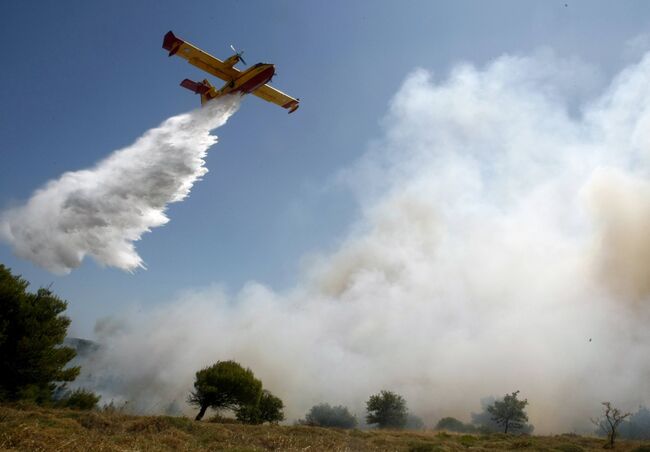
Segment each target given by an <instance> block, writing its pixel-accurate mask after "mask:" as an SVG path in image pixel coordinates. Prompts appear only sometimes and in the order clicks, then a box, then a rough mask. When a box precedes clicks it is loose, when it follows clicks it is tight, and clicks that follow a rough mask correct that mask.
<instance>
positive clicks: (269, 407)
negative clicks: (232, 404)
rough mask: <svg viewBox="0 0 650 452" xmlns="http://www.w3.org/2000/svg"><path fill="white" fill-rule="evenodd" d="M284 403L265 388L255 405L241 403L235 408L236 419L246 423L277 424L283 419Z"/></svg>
mask: <svg viewBox="0 0 650 452" xmlns="http://www.w3.org/2000/svg"><path fill="white" fill-rule="evenodd" d="M283 409H284V403H282V400H281V399H280V398H279V397H276V396H274V395H273V394H271V392H270V391H267V390H266V389H265V390H263V391H262V395H261V396H260V399H259V402H258V403H257V404H256V405H242V406H241V407H239V408H238V409H237V413H236V416H237V419H238V420H240V421H242V422H244V423H246V424H263V423H265V422H268V423H270V424H277V423H278V422H281V421H283V420H284V412H283V411H282V410H283Z"/></svg>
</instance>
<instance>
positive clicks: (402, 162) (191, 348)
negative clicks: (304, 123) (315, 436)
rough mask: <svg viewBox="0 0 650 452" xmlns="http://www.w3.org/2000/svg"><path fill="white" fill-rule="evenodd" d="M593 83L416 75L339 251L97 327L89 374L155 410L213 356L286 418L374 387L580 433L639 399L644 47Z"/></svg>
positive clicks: (507, 68) (470, 73) (648, 191)
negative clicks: (510, 406)
mask: <svg viewBox="0 0 650 452" xmlns="http://www.w3.org/2000/svg"><path fill="white" fill-rule="evenodd" d="M589 73H590V69H589V68H588V67H587V66H585V65H584V64H581V63H579V62H577V61H566V60H562V59H559V58H557V57H555V56H554V55H553V54H552V53H550V52H541V53H538V54H535V55H533V56H530V57H521V56H503V57H500V58H498V59H496V60H494V61H493V62H491V63H489V64H488V65H487V66H486V67H484V68H476V67H474V66H472V65H469V64H464V65H460V66H458V67H456V68H455V69H454V70H453V71H451V73H450V74H449V76H447V77H446V78H444V79H435V78H434V77H433V75H432V74H431V73H429V72H428V71H425V70H416V71H415V72H413V73H412V74H411V75H410V76H409V77H408V78H407V79H406V81H405V83H404V84H403V86H402V88H401V89H400V90H399V92H398V93H397V94H396V95H395V97H394V99H393V100H392V102H391V104H390V109H389V112H388V114H387V116H386V118H385V120H384V127H385V133H384V136H383V137H382V138H381V140H379V141H378V142H376V144H375V145H373V147H372V148H371V149H369V150H368V152H367V154H366V155H365V156H364V157H363V158H362V159H361V160H360V161H359V162H358V163H357V164H356V165H355V166H354V167H353V168H349V169H347V170H346V171H344V172H343V173H342V174H341V175H340V176H339V180H342V181H344V183H346V184H348V185H349V186H350V187H351V190H352V191H353V193H354V194H355V195H356V196H357V197H358V199H359V203H360V212H361V214H360V218H359V219H358V221H356V222H355V224H353V225H352V226H351V228H350V233H349V235H348V236H347V238H345V239H344V240H342V242H341V243H340V245H339V246H338V247H337V249H335V250H333V251H331V252H324V253H323V254H322V255H320V256H317V257H312V258H311V259H309V260H307V263H306V264H305V268H304V271H303V274H302V275H301V276H300V278H299V280H298V282H297V283H296V285H295V286H294V287H293V288H292V289H290V290H287V291H285V292H277V291H274V290H273V289H271V288H269V287H265V286H263V285H261V284H258V283H256V282H250V283H248V284H246V285H245V286H244V287H243V288H242V289H241V290H240V291H239V293H237V294H235V295H233V296H230V295H227V294H225V293H224V292H223V291H222V290H221V289H220V288H219V287H218V286H214V287H208V288H206V289H203V290H196V291H190V292H187V293H185V294H182V295H180V296H178V297H177V298H176V299H174V300H170V302H169V303H168V304H166V305H162V306H159V307H157V308H155V309H153V310H150V311H149V312H146V313H136V312H135V308H134V312H133V313H129V314H128V315H125V316H124V320H120V319H108V320H105V321H102V322H99V323H98V326H97V336H98V339H99V340H100V342H102V343H103V344H105V347H104V350H103V352H102V354H100V355H98V357H97V359H96V361H95V362H94V363H93V364H92V365H91V366H89V367H88V368H87V369H86V371H87V372H89V373H92V374H93V375H104V376H106V378H107V379H106V380H104V381H105V382H107V383H106V384H105V385H104V386H103V388H102V391H103V393H104V395H105V400H110V399H111V398H112V397H116V398H122V399H124V400H130V401H132V404H133V405H134V406H136V407H138V408H139V409H142V410H153V411H156V410H161V409H162V407H165V406H168V405H169V404H170V403H172V402H173V401H176V402H177V404H179V405H181V406H182V405H183V403H184V400H185V398H186V396H187V394H188V391H189V390H190V389H191V385H192V381H193V374H194V372H195V371H196V370H198V369H199V368H201V367H202V366H205V365H208V364H211V363H213V362H215V361H217V360H224V359H236V360H238V361H240V362H241V363H242V364H244V365H246V366H250V367H251V368H252V369H253V370H254V371H255V373H256V374H257V375H258V376H259V377H261V379H262V380H263V382H264V383H265V385H266V386H267V387H268V388H269V389H270V390H271V391H273V392H274V393H276V394H277V395H278V396H280V397H281V398H282V399H284V400H285V402H286V405H287V414H288V416H289V418H290V419H292V418H293V419H295V418H298V417H302V416H304V413H305V412H306V411H307V410H308V409H309V408H310V407H311V406H312V405H314V404H316V403H320V402H327V403H330V404H333V405H338V404H343V405H347V406H349V407H350V408H351V409H352V410H353V411H356V412H357V413H358V414H363V413H362V409H363V402H364V401H365V400H367V398H368V396H369V395H370V394H372V393H374V392H377V391H379V390H381V389H384V388H385V389H391V390H394V391H397V392H399V393H401V394H403V395H404V396H405V397H406V399H407V401H408V403H409V406H410V407H411V409H412V410H413V412H415V413H416V414H418V415H420V416H422V417H424V418H425V419H426V420H428V421H429V422H435V420H437V419H439V418H440V417H442V416H455V417H458V418H461V419H464V420H466V421H467V420H469V415H470V413H471V412H476V411H478V410H480V400H481V399H482V398H484V397H485V396H489V395H493V396H497V397H502V396H503V395H504V394H506V393H509V392H512V391H514V390H517V389H519V390H520V391H521V396H522V397H524V398H527V399H528V400H529V402H530V407H529V409H528V412H529V415H530V422H531V423H532V424H534V425H535V431H536V432H539V433H544V432H551V431H555V432H560V431H572V430H576V429H577V430H587V431H590V430H591V429H592V427H591V424H590V422H589V418H590V417H593V416H595V415H597V414H598V413H599V411H600V408H601V407H600V402H601V401H603V400H611V401H612V402H613V403H614V404H615V405H616V406H620V407H621V408H622V409H634V408H635V407H637V406H638V405H640V404H646V405H647V403H648V402H649V400H648V397H649V394H650V391H649V389H650V387H649V385H650V383H649V382H650V378H649V377H650V360H648V356H650V337H649V335H650V329H649V328H647V325H648V318H649V313H650V310H649V308H648V296H649V295H650V284H649V283H648V281H649V280H650V239H648V231H650V182H649V181H648V172H649V170H650V158H649V157H650V55H646V56H645V57H644V58H643V59H642V60H641V61H640V62H639V63H638V64H634V65H631V66H629V67H627V68H625V70H623V71H622V72H621V73H620V74H619V75H618V76H617V77H616V78H615V79H614V80H613V81H611V83H610V85H609V86H608V87H606V89H605V91H604V93H602V94H598V95H594V94H593V93H591V94H590V91H589V89H584V86H583V85H585V84H591V82H589V83H586V80H587V79H588V74H589ZM591 86H594V85H593V84H591ZM126 319H128V320H126ZM184 409H185V410H187V412H188V413H189V412H190V411H189V409H188V408H184Z"/></svg>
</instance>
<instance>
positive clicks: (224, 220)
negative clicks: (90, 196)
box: [0, 0, 650, 336]
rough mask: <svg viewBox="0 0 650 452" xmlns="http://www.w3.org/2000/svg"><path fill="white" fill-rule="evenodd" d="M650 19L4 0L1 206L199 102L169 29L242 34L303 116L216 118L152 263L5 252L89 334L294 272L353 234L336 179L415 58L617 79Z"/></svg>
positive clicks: (598, 13) (212, 43)
mask: <svg viewBox="0 0 650 452" xmlns="http://www.w3.org/2000/svg"><path fill="white" fill-rule="evenodd" d="M649 25H650V4H649V3H648V2H645V1H625V2H611V1H589V2H587V1H572V0H561V1H554V0H551V1H537V2H534V1H525V2H524V1H518V0H515V1H493V2H482V1H473V2H468V1H446V2H444V1H406V2H405V1H400V2H398V1H375V0H373V1H355V2H349V1H327V2H324V1H273V2H269V1H247V2H213V1H192V2H172V1H140V2H127V1H115V2H87V1H66V2H35V1H20V2H19V1H5V2H2V3H1V4H0V38H1V42H3V44H4V45H3V47H4V55H5V56H4V58H3V63H2V65H1V66H0V67H1V68H2V70H0V99H1V102H0V155H1V157H2V159H1V160H0V208H2V209H5V208H8V207H11V206H13V205H17V204H19V203H21V202H22V201H24V200H26V199H27V198H28V197H29V196H30V194H31V193H32V192H33V190H35V189H37V188H38V187H40V186H42V185H43V184H44V183H45V182H46V181H48V180H50V179H53V178H56V177H58V176H59V175H60V174H62V173H63V172H65V171H70V170H76V169H82V168H86V167H88V166H90V165H92V164H94V163H95V162H97V161H98V160H100V159H101V158H103V157H105V156H106V155H108V154H109V153H110V152H112V151H113V150H115V149H118V148H120V147H123V146H126V145H128V144H130V143H132V142H133V140H134V139H135V138H137V137H138V136H140V135H141V134H142V133H143V132H144V131H146V130H147V129H149V128H151V127H154V126H156V125H158V124H159V123H160V122H162V121H163V120H164V119H166V118H168V117H170V116H173V115H175V114H178V113H181V112H184V111H188V110H190V109H192V108H195V107H196V106H197V104H198V99H197V98H196V97H195V96H193V95H192V94H191V93H189V92H188V91H185V90H183V89H182V88H180V87H179V86H178V83H179V82H180V81H181V80H182V79H183V78H185V77H189V78H193V79H198V78H202V77H203V74H201V73H200V71H198V70H197V69H196V68H194V67H192V66H190V65H188V64H186V63H185V62H184V61H182V60H180V59H174V58H168V57H167V55H166V53H165V51H164V50H163V49H162V48H161V44H162V37H163V35H164V34H165V33H166V32H167V31H168V30H173V31H174V32H175V33H176V35H177V36H179V37H181V38H183V39H185V40H187V41H189V42H191V43H193V44H195V45H197V46H199V47H201V48H203V49H204V50H206V51H207V52H209V53H212V54H214V55H216V56H220V57H224V58H225V57H227V56H228V55H229V54H230V53H231V52H230V49H229V45H230V44H231V43H232V44H234V45H235V46H236V47H237V48H241V49H245V58H246V60H247V62H248V63H249V64H253V63H255V62H257V61H264V62H272V63H274V64H275V65H276V70H277V72H278V76H277V77H276V78H275V79H274V85H275V86H276V87H278V88H279V89H281V90H283V91H286V92H287V93H289V94H291V95H293V96H295V97H299V98H301V107H300V109H299V110H298V111H297V112H296V113H295V114H292V115H290V116H288V115H287V114H286V113H285V112H284V111H283V110H281V109H279V108H277V107H274V106H272V105H270V104H267V103H265V102H263V101H261V100H258V99H255V98H252V97H250V98H246V99H245V101H244V103H243V105H242V107H241V109H240V111H239V112H238V113H237V114H236V115H235V116H233V117H232V118H231V119H230V121H229V122H228V124H226V126H224V127H222V128H220V129H219V130H218V133H217V134H218V136H219V143H218V144H217V145H216V146H215V147H214V148H213V149H212V151H211V152H210V153H209V155H208V161H207V166H208V168H209V169H210V172H209V173H208V174H207V176H206V177H205V178H204V180H202V181H201V182H199V183H198V184H197V185H195V187H194V189H193V190H192V193H191V195H190V197H189V198H188V199H186V200H185V201H184V202H182V203H176V204H173V205H171V207H170V209H169V212H168V214H169V217H170V218H171V221H170V222H169V223H168V224H167V225H165V226H164V227H162V228H158V229H155V230H154V231H153V232H152V233H148V234H146V235H145V236H144V237H143V239H142V240H141V241H140V242H138V243H137V248H138V251H139V253H140V255H141V256H142V257H143V259H144V260H145V262H146V265H147V267H148V269H147V270H142V271H137V272H136V273H135V274H129V273H125V272H122V271H120V270H117V269H112V268H101V267H99V266H98V265H96V264H95V263H94V262H93V261H92V260H90V259H87V260H86V261H85V262H84V264H83V265H82V266H81V267H80V268H78V269H76V270H74V271H73V272H72V273H71V274H69V275H67V276H56V275H52V274H49V273H47V272H46V271H44V270H41V269H39V268H37V267H35V266H34V265H33V264H31V263H30V262H27V261H23V260H20V259H18V258H16V257H14V256H13V255H12V252H11V249H10V248H9V247H8V246H7V245H5V244H1V245H0V262H2V263H5V264H7V265H8V266H9V267H11V268H12V269H13V271H14V272H16V273H19V274H22V275H23V276H24V277H25V278H27V279H28V280H30V281H31V282H32V283H33V285H34V286H35V287H38V286H44V285H48V284H50V283H53V289H54V291H55V292H56V293H57V294H59V295H61V296H63V297H64V298H66V299H67V300H68V301H69V308H68V314H69V315H70V316H71V317H72V319H73V326H72V333H73V334H78V335H83V336H88V335H90V334H91V332H92V328H93V325H94V323H95V320H96V319H97V318H99V317H102V316H105V315H109V314H111V313H115V312H118V311H121V310H123V309H124V308H125V307H126V306H130V305H132V304H133V303H140V304H142V305H145V306H146V305H151V304H155V303H159V302H160V301H161V300H167V299H169V298H170V297H171V296H172V295H173V294H175V293H178V292H179V291H182V290H185V289H187V288H196V287H203V286H209V285H212V284H221V285H224V286H225V287H226V288H227V289H228V290H231V291H236V290H238V289H239V288H240V287H241V285H242V284H243V283H245V282H246V281H249V280H257V281H260V282H263V283H265V284H268V285H269V286H271V287H274V288H276V289H282V288H283V287H288V286H291V284H292V283H293V282H294V281H295V279H296V278H297V272H298V270H299V268H300V263H301V259H302V258H303V257H304V256H306V255H309V253H311V252H314V251H323V250H328V249H331V248H333V247H334V246H335V245H336V244H337V243H338V242H339V241H340V240H342V239H343V238H344V237H345V234H346V231H347V230H348V226H349V225H350V223H351V222H352V220H353V219H354V218H355V217H356V215H357V206H356V204H355V201H354V200H353V199H352V198H351V195H350V194H349V193H348V192H347V191H346V190H345V189H344V188H341V187H338V186H337V185H336V183H335V181H336V175H337V173H338V172H339V171H341V170H342V169H344V168H346V167H348V166H349V165H350V164H352V163H353V162H355V161H356V160H357V159H358V158H359V156H360V155H361V154H362V153H363V152H364V151H365V150H366V149H367V147H368V146H369V144H370V143H371V142H372V141H373V140H375V139H378V138H380V137H381V134H382V125H381V119H382V117H383V116H384V114H385V112H386V110H387V107H388V104H389V102H390V100H391V97H392V96H393V94H394V93H395V91H396V90H397V89H398V88H399V87H400V85H401V83H402V82H403V80H404V79H405V78H406V76H407V75H408V74H409V73H411V72H412V71H413V70H414V69H415V68H417V67H423V68H426V69H429V70H431V71H433V72H434V73H435V74H436V75H438V74H439V75H440V76H444V75H445V74H446V72H447V71H448V70H449V69H450V68H451V67H452V66H453V65H454V64H456V63H458V62H462V61H469V62H472V63H473V64H476V65H479V66H480V65H482V64H484V63H486V62H487V61H490V60H492V59H493V58H495V57H497V56H499V55H502V54H504V53H514V54H517V53H530V52H532V51H535V50H536V49H539V48H540V47H549V48H551V49H553V50H554V51H555V52H556V53H557V54H558V55H560V56H562V57H568V58H571V57H576V58H580V59H582V60H584V61H587V62H588V63H591V64H593V65H595V67H596V68H598V70H599V71H601V73H602V75H603V76H604V77H605V78H606V77H608V76H609V75H611V74H613V73H615V72H616V71H617V70H618V69H620V67H622V66H623V65H624V63H625V62H626V58H627V56H626V54H625V51H624V50H625V49H628V48H629V45H628V44H629V42H631V40H633V39H634V38H636V37H638V36H639V35H641V34H642V33H644V32H646V31H647V30H648V29H649V28H648V26H649ZM626 43H627V44H626Z"/></svg>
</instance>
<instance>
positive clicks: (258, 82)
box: [163, 31, 300, 113]
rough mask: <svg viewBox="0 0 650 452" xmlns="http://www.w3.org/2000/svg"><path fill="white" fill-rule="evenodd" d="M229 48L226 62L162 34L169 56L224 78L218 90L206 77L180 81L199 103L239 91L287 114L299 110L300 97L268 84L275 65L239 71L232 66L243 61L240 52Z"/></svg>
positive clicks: (164, 46) (169, 35) (171, 34)
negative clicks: (232, 52)
mask: <svg viewBox="0 0 650 452" xmlns="http://www.w3.org/2000/svg"><path fill="white" fill-rule="evenodd" d="M230 47H231V48H232V49H233V51H234V52H235V54H234V55H233V56H231V57H229V58H228V59H226V60H225V61H221V60H220V59H219V58H215V57H213V56H212V55H210V54H208V53H206V52H204V51H203V50H201V49H199V48H198V47H195V46H193V45H192V44H190V43H189V42H187V41H183V40H182V39H178V38H177V37H176V36H174V33H172V32H171V31H170V32H168V33H167V34H166V35H165V39H164V40H163V49H165V50H168V51H169V56H173V55H178V56H179V57H181V58H184V59H186V60H187V61H188V62H189V63H190V64H192V65H194V66H196V67H198V68H199V69H201V70H203V71H205V72H207V73H209V74H212V75H214V76H215V77H219V78H220V79H222V80H225V81H226V84H225V85H223V87H222V88H221V89H219V90H218V89H216V88H215V87H214V86H212V85H211V84H210V82H208V81H207V80H203V81H202V82H194V81H192V80H189V79H185V80H183V81H182V82H181V86H182V87H183V88H187V89H189V90H190V91H193V92H194V93H196V94H200V95H201V105H203V104H205V103H206V102H208V101H210V100H212V99H216V98H217V97H221V96H223V95H225V94H232V93H240V94H241V95H244V94H249V93H253V94H254V95H256V96H258V97H261V98H262V99H264V100H266V101H268V102H273V103H274V104H277V105H279V106H281V107H282V108H286V109H288V110H289V113H293V112H294V111H296V110H297V109H298V107H299V106H300V104H299V102H300V100H299V99H294V98H293V97H291V96H288V95H286V94H284V93H283V92H282V91H279V90H277V89H275V88H273V87H272V86H271V85H269V84H268V82H270V81H271V79H272V78H273V76H274V75H275V67H274V66H273V65H272V64H268V63H257V64H256V65H254V66H251V67H250V68H248V69H246V70H245V71H240V70H239V69H236V68H235V67H234V66H235V64H237V63H239V62H240V61H241V62H242V63H244V64H246V62H245V61H244V59H243V58H242V53H243V52H237V51H236V50H235V48H234V47H233V46H230Z"/></svg>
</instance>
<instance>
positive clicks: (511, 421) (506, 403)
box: [487, 391, 528, 433]
mask: <svg viewBox="0 0 650 452" xmlns="http://www.w3.org/2000/svg"><path fill="white" fill-rule="evenodd" d="M518 394H519V391H515V392H513V393H512V394H506V395H505V396H504V397H503V400H497V401H495V402H494V404H493V405H490V406H489V407H488V408H487V411H488V413H490V414H491V415H492V420H494V421H495V422H496V423H497V424H499V425H501V426H503V427H504V430H503V432H504V433H508V430H510V429H520V428H522V427H523V426H524V425H526V422H528V415H527V414H526V413H525V412H524V408H525V407H526V405H528V400H526V399H524V400H518V399H517V395H518Z"/></svg>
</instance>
